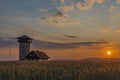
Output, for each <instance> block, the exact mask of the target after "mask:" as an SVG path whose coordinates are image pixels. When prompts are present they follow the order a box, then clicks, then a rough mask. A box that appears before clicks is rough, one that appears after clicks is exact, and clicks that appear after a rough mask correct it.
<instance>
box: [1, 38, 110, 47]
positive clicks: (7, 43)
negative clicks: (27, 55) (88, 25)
mask: <svg viewBox="0 0 120 80" xmlns="http://www.w3.org/2000/svg"><path fill="white" fill-rule="evenodd" d="M106 44H108V42H106V41H96V42H71V43H58V42H45V41H40V40H33V43H32V45H31V46H32V48H40V49H69V48H77V47H89V48H91V49H92V48H93V49H95V48H102V47H104V45H106ZM0 47H2V48H3V47H4V48H5V47H18V43H17V40H16V39H6V38H5V39H3V38H0Z"/></svg>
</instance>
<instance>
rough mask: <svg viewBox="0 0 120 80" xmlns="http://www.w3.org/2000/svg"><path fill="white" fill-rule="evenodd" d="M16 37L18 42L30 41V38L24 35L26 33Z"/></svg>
mask: <svg viewBox="0 0 120 80" xmlns="http://www.w3.org/2000/svg"><path fill="white" fill-rule="evenodd" d="M17 39H18V42H19V43H31V42H32V40H33V39H32V38H30V37H28V36H26V35H23V36H20V37H17Z"/></svg>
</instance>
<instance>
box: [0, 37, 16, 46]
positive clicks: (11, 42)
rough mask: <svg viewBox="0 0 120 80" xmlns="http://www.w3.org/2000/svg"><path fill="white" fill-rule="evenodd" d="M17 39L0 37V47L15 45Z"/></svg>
mask: <svg viewBox="0 0 120 80" xmlns="http://www.w3.org/2000/svg"><path fill="white" fill-rule="evenodd" d="M17 45H18V44H17V41H16V40H15V39H9V38H0V47H1V48H8V47H17Z"/></svg>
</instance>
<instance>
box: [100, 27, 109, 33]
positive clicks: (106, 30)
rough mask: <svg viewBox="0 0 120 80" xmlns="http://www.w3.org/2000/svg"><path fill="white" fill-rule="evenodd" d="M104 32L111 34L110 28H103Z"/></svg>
mask: <svg viewBox="0 0 120 80" xmlns="http://www.w3.org/2000/svg"><path fill="white" fill-rule="evenodd" d="M101 31H102V32H109V31H110V28H107V27H106V28H103V29H102V30H101Z"/></svg>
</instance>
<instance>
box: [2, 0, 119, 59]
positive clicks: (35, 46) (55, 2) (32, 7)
mask: <svg viewBox="0 0 120 80" xmlns="http://www.w3.org/2000/svg"><path fill="white" fill-rule="evenodd" d="M119 21H120V0H0V60H16V59H18V53H19V52H18V47H19V44H18V42H17V40H16V37H19V36H21V35H27V36H29V37H31V38H32V39H34V40H33V43H32V44H31V50H41V51H44V52H46V54H47V55H48V56H50V57H51V58H52V59H56V58H57V59H58V58H59V59H81V58H101V57H102V58H120V22H119ZM107 51H111V52H112V54H111V55H110V56H108V55H106V52H107Z"/></svg>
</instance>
